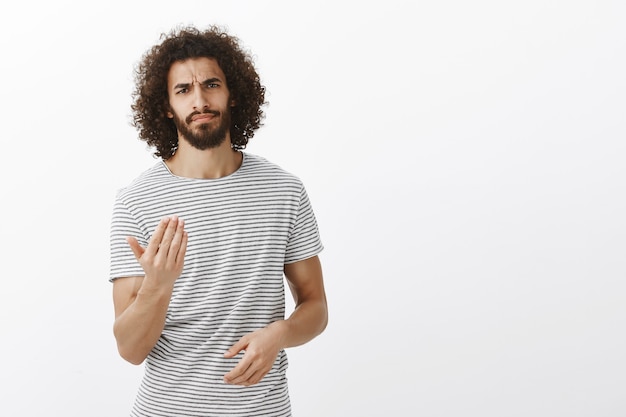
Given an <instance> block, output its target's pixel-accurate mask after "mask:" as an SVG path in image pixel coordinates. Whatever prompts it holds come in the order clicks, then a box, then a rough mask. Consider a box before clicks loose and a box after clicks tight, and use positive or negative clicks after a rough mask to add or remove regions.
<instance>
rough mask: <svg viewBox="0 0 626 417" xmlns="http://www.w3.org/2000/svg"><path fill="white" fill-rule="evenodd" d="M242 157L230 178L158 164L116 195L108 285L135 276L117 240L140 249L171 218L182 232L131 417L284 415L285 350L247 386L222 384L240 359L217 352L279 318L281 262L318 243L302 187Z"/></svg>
mask: <svg viewBox="0 0 626 417" xmlns="http://www.w3.org/2000/svg"><path fill="white" fill-rule="evenodd" d="M243 156H244V157H243V163H242V165H241V167H240V168H239V169H238V170H237V171H235V172H234V173H233V174H231V175H229V176H226V177H223V178H218V179H191V178H182V177H177V176H175V175H173V174H172V173H171V172H170V171H169V169H168V168H167V166H166V165H165V163H164V162H163V161H159V162H158V163H156V164H155V165H154V166H153V167H152V168H150V169H148V170H147V171H145V172H144V173H143V174H141V175H140V176H139V177H138V178H136V179H135V180H134V181H133V182H132V183H131V184H130V185H129V186H128V187H126V188H123V189H121V190H120V191H119V192H118V194H117V198H116V200H115V204H114V207H113V216H112V222H111V253H110V259H111V268H110V280H111V281H113V280H115V279H117V278H120V277H128V276H142V275H144V272H143V270H142V268H141V266H140V265H139V263H138V262H137V261H136V259H135V257H134V255H133V253H132V251H131V250H130V248H129V246H128V244H127V243H126V240H125V238H126V236H134V237H136V238H137V239H138V240H139V242H140V244H142V245H143V246H146V245H147V244H148V241H149V239H150V236H151V233H152V232H153V231H154V229H155V228H156V226H157V224H158V222H159V221H160V220H161V218H163V217H166V216H171V215H178V216H179V217H180V218H182V219H183V220H184V221H185V230H187V232H188V233H189V242H188V246H187V253H186V256H185V265H184V268H183V272H182V274H181V276H180V278H178V280H177V281H176V284H175V286H174V291H173V294H172V298H171V301H170V305H169V308H168V311H167V316H166V322H165V328H164V329H163V333H162V335H161V337H160V339H159V341H158V342H157V344H156V346H155V347H154V348H153V349H152V351H151V352H150V354H149V356H148V358H147V359H146V361H145V375H144V378H143V380H142V382H141V386H140V388H139V391H138V393H137V397H136V400H135V405H134V407H133V410H132V414H131V415H132V416H151V417H158V416H163V417H175V416H185V417H192V416H203V417H208V416H224V415H228V416H242V417H244V416H245V417H251V416H271V417H278V416H290V415H291V411H290V402H289V393H288V387H287V378H286V370H287V356H286V354H285V352H284V351H281V353H280V354H279V356H278V358H277V359H276V362H275V363H274V366H273V368H272V370H271V371H270V372H269V373H268V374H267V375H266V376H265V378H263V380H262V381H261V382H260V383H258V384H256V385H254V386H251V387H242V386H233V385H228V384H225V383H224V382H223V379H222V378H223V376H224V374H226V373H227V372H228V371H229V370H231V369H232V368H233V367H234V366H235V365H236V364H237V362H238V361H239V359H241V354H239V355H238V356H237V357H235V358H233V359H225V358H224V357H223V354H224V352H225V351H226V350H227V349H228V348H229V347H230V346H232V345H233V344H234V343H235V342H236V341H237V340H239V338H240V337H241V336H243V335H244V334H246V333H249V332H252V331H254V330H256V329H259V328H262V327H264V326H266V325H267V324H269V323H271V322H273V321H276V320H280V319H283V318H284V317H285V292H284V281H283V267H284V264H286V263H292V262H296V261H299V260H303V259H306V258H309V257H312V256H315V255H317V254H318V253H320V252H321V250H322V243H321V240H320V237H319V232H318V227H317V222H316V220H315V216H314V213H313V210H312V207H311V204H310V202H309V199H308V196H307V193H306V191H305V188H304V186H303V184H302V182H301V181H300V180H299V179H298V178H297V177H296V176H294V175H292V174H290V173H288V172H286V171H285V170H283V169H281V168H280V167H278V166H277V165H275V164H272V163H270V162H268V161H267V160H265V159H264V158H262V157H260V156H257V155H253V154H249V153H244V154H243Z"/></svg>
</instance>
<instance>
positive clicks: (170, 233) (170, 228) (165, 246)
mask: <svg viewBox="0 0 626 417" xmlns="http://www.w3.org/2000/svg"><path fill="white" fill-rule="evenodd" d="M177 226H178V217H176V216H172V217H170V219H169V222H168V224H167V227H166V228H165V231H164V232H163V238H162V239H161V242H160V243H159V249H158V250H159V253H162V254H163V255H164V256H165V257H167V255H168V253H169V249H170V245H171V244H172V239H173V238H174V234H175V233H176V228H177Z"/></svg>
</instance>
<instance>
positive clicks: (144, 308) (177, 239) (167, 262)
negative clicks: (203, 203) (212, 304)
mask: <svg viewBox="0 0 626 417" xmlns="http://www.w3.org/2000/svg"><path fill="white" fill-rule="evenodd" d="M128 244H129V245H130V247H131V249H132V251H133V253H134V254H135V257H136V258H137V260H138V261H139V263H140V264H141V266H142V268H143V270H144V272H145V273H146V275H145V276H144V277H127V278H118V279H116V280H115V281H114V283H113V304H114V308H115V323H114V325H113V334H114V335H115V339H116V341H117V348H118V351H119V353H120V355H121V356H122V357H123V358H124V359H126V360H127V361H128V362H131V363H133V364H135V365H138V364H140V363H141V362H143V360H144V359H145V358H146V356H148V353H150V351H151V350H152V348H153V347H154V345H155V344H156V342H157V341H158V340H159V337H160V336H161V332H162V331H163V327H164V325H165V315H166V313H167V308H168V307H169V303H170V298H171V295H172V290H173V288H174V282H175V281H176V279H177V278H178V277H179V276H180V274H181V273H182V269H183V262H184V257H185V251H186V248H187V233H186V232H185V231H184V224H183V221H182V220H178V219H177V218H176V217H172V218H166V219H163V220H161V222H160V223H159V225H158V226H157V228H156V229H155V231H154V234H153V235H152V238H151V239H150V242H149V243H148V246H147V247H146V248H143V247H141V246H140V245H139V243H138V242H137V240H136V239H135V238H131V237H129V238H128Z"/></svg>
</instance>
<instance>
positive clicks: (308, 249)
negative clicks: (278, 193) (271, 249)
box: [285, 186, 324, 264]
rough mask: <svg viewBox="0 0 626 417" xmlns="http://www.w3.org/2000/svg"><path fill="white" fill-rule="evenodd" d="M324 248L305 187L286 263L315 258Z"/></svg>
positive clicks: (301, 194)
mask: <svg viewBox="0 0 626 417" xmlns="http://www.w3.org/2000/svg"><path fill="white" fill-rule="evenodd" d="M323 248H324V247H323V245H322V241H321V238H320V234H319V228H318V225H317V220H316V219H315V214H314V212H313V207H312V205H311V202H310V201H309V197H308V195H307V192H306V190H305V188H304V186H303V187H302V189H301V192H300V204H299V205H298V212H297V214H296V219H295V222H294V224H293V227H292V229H291V233H290V235H289V241H288V243H287V250H286V253H285V263H286V264H288V263H293V262H297V261H301V260H304V259H307V258H310V257H313V256H315V255H318V254H319V253H320V252H321V251H322V250H323Z"/></svg>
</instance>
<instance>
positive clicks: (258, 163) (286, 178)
mask: <svg viewBox="0 0 626 417" xmlns="http://www.w3.org/2000/svg"><path fill="white" fill-rule="evenodd" d="M244 158H245V159H244V164H243V166H242V174H244V175H246V176H251V177H258V178H264V179H268V180H272V181H276V182H287V183H292V184H297V185H300V186H301V185H302V182H301V180H300V178H299V177H298V176H296V175H295V174H293V173H291V172H289V171H287V170H286V169H284V168H283V167H281V166H280V165H278V164H276V163H274V162H272V161H269V160H268V159H266V158H264V157H262V156H260V155H256V154H250V153H247V152H246V153H244Z"/></svg>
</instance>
